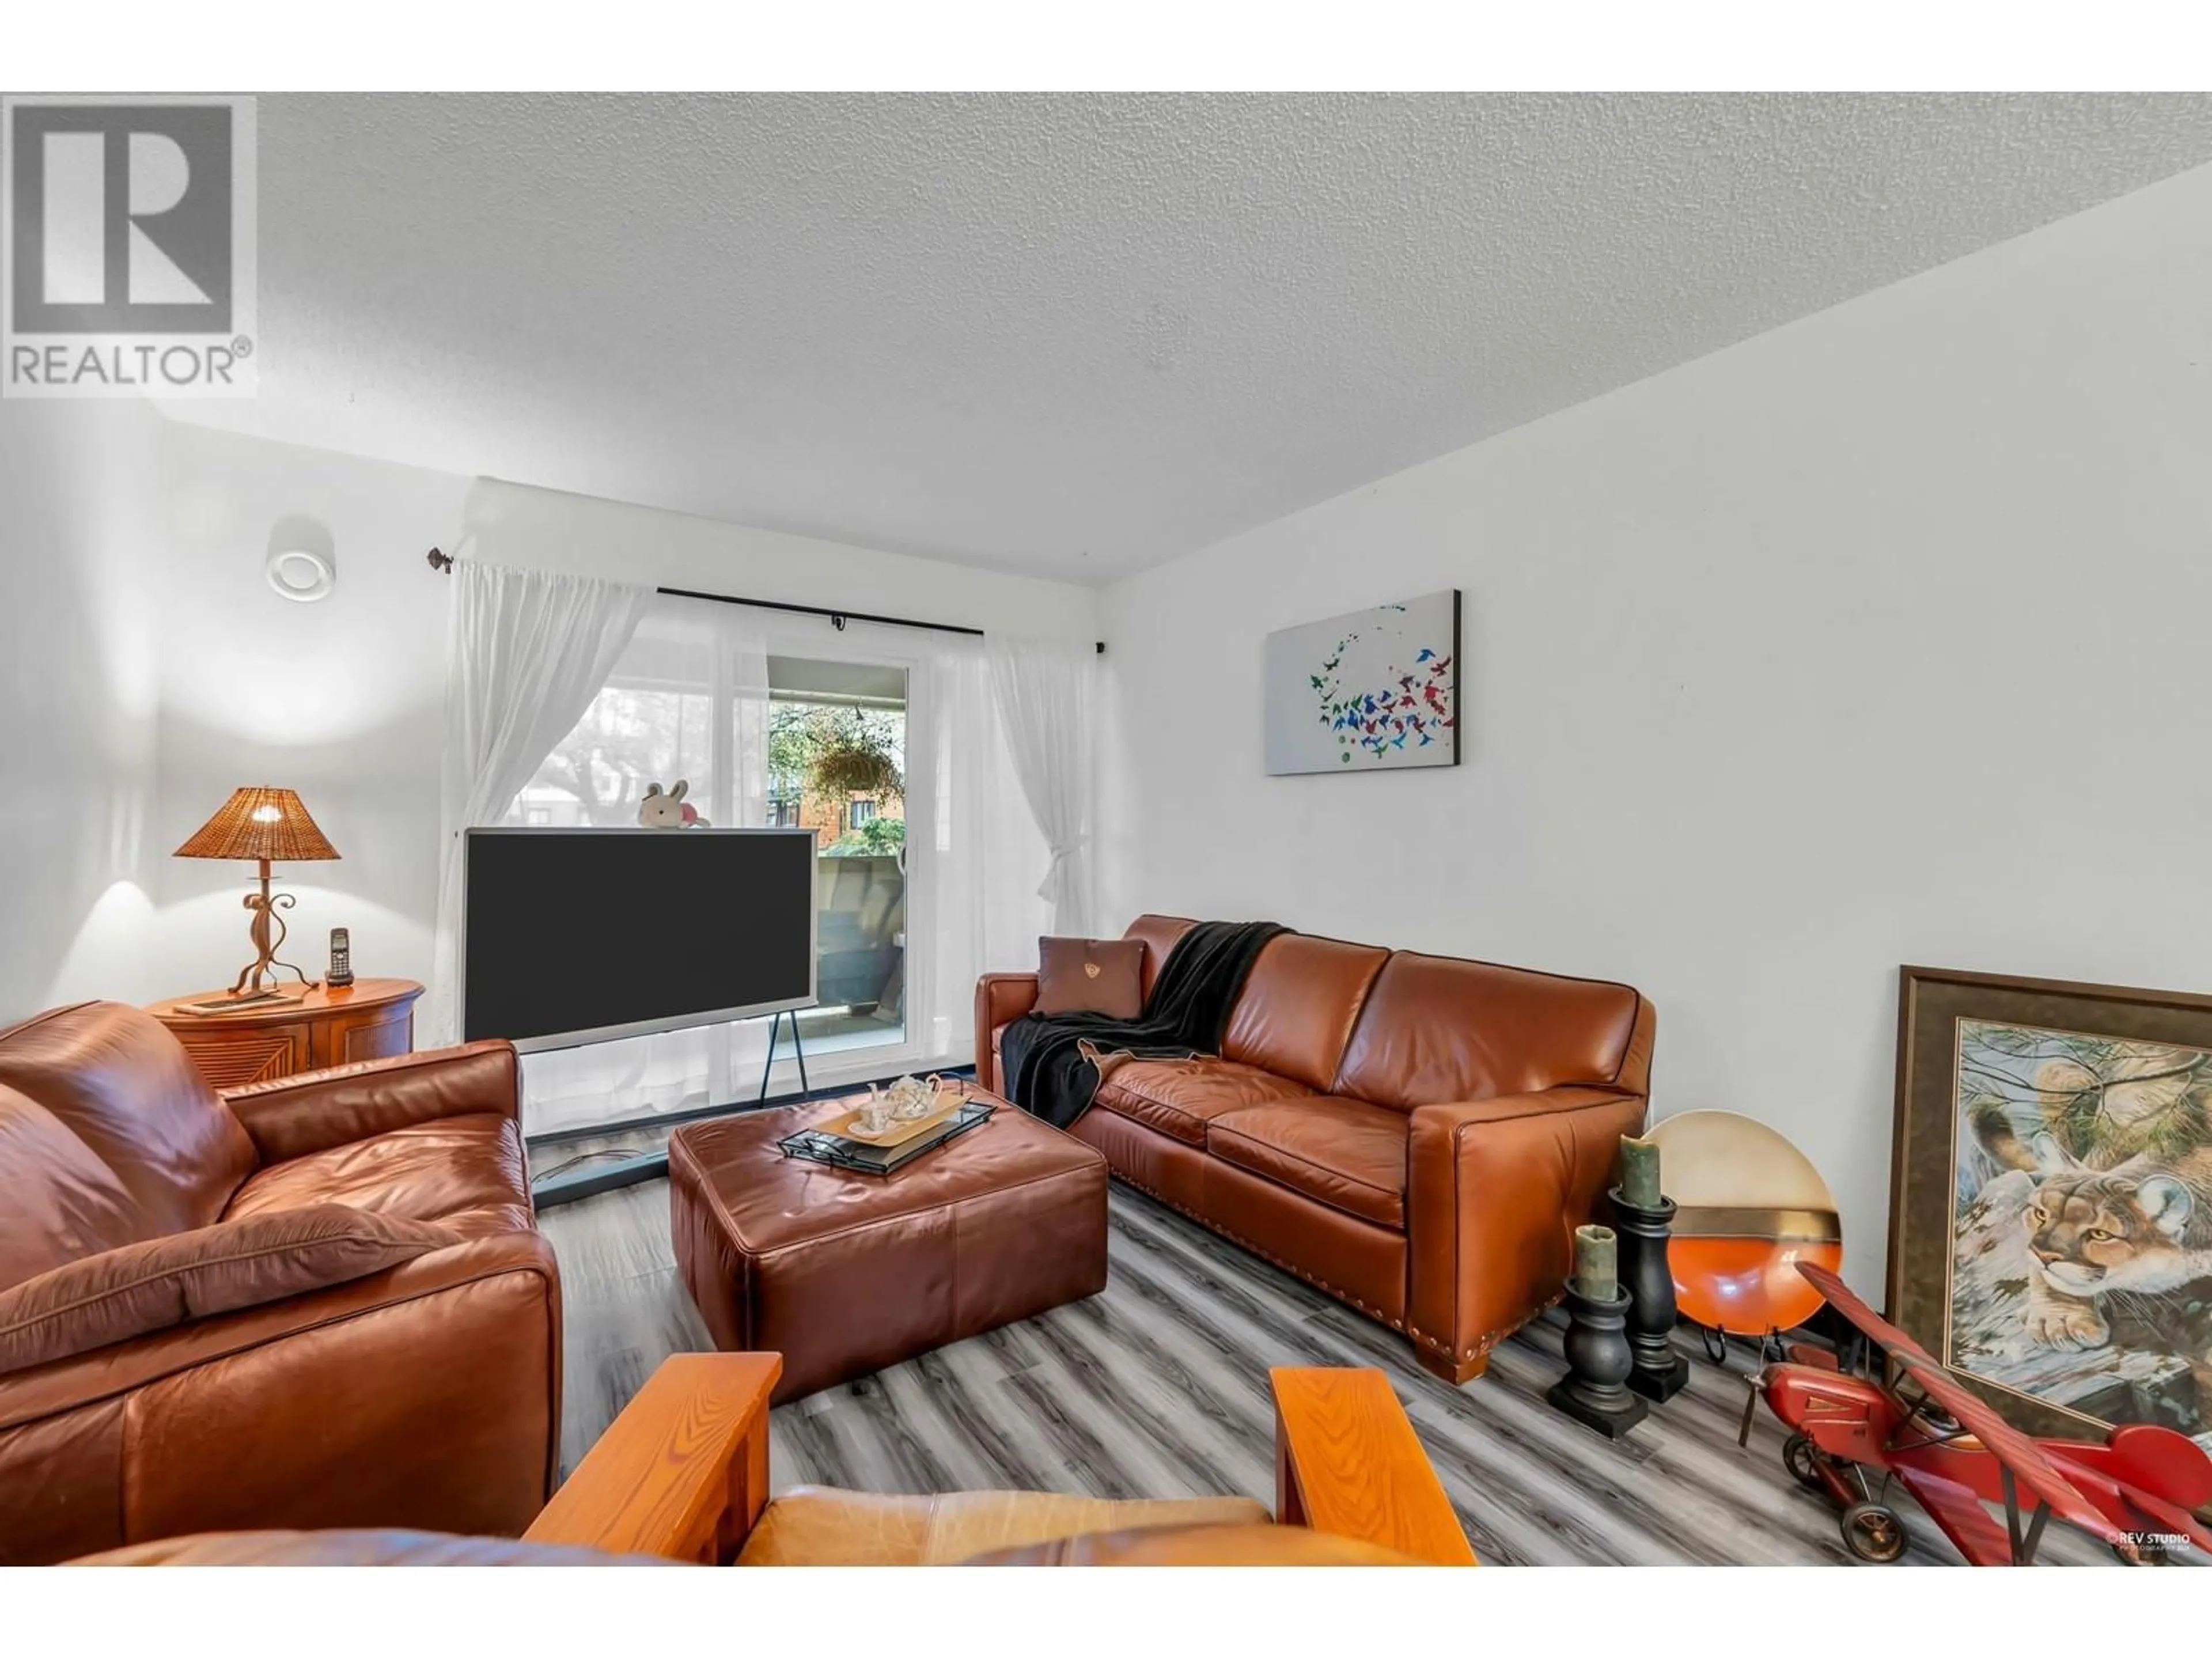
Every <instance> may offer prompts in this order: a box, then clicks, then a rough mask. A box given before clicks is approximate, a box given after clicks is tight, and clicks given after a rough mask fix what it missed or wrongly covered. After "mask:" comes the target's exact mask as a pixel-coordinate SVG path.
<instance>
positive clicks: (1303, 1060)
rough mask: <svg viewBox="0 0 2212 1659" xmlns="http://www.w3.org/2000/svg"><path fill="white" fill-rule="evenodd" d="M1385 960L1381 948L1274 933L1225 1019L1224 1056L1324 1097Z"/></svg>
mask: <svg viewBox="0 0 2212 1659" xmlns="http://www.w3.org/2000/svg"><path fill="white" fill-rule="evenodd" d="M1389 958H1390V953H1389V951H1385V950H1383V949H1382V948H1381V947H1380V946H1378V945H1346V943H1344V941H1343V940H1341V939H1315V938H1312V937H1310V936H1309V935H1307V934H1304V933H1281V934H1278V935H1277V936H1276V937H1275V938H1274V939H1270V940H1269V941H1268V942H1267V948H1266V949H1265V950H1263V951H1261V952H1260V959H1259V960H1258V961H1257V962H1255V963H1253V964H1252V972H1251V975H1250V976H1249V978H1248V979H1246V980H1245V981H1244V989H1243V993H1242V994H1240V995H1239V996H1238V997H1237V1006H1236V1008H1235V1009H1234V1010H1233V1011H1232V1012H1231V1014H1230V1016H1229V1030H1228V1032H1227V1034H1226V1035H1225V1036H1224V1037H1223V1038H1222V1042H1221V1054H1222V1058H1223V1059H1225V1060H1241V1061H1243V1063H1244V1064H1246V1065H1248V1066H1264V1067H1265V1068H1266V1069H1267V1070H1268V1071H1270V1072H1273V1073H1278V1074H1279V1075H1280V1076H1283V1077H1286V1078H1289V1079H1291V1080H1292V1081H1293V1082H1296V1083H1302V1084H1304V1085H1305V1086H1306V1087H1307V1088H1309V1089H1310V1090H1313V1091H1315V1092H1316V1093H1325V1092H1327V1091H1328V1085H1329V1084H1330V1082H1331V1081H1332V1080H1333V1079H1334V1078H1335V1076H1336V1066H1337V1062H1338V1061H1339V1060H1342V1059H1343V1058H1344V1045H1345V1043H1346V1042H1347V1041H1349V1040H1350V1038H1351V1036H1352V1027H1353V1025H1354V1024H1357V1023H1358V1019H1359V1009H1360V1006H1361V1004H1362V1003H1364V1001H1365V1000H1366V999H1367V987H1369V986H1370V985H1371V984H1373V983H1374V981H1375V975H1376V974H1377V973H1378V972H1379V971H1381V969H1382V967H1383V963H1385V962H1387V961H1389Z"/></svg>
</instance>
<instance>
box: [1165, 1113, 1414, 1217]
mask: <svg viewBox="0 0 2212 1659" xmlns="http://www.w3.org/2000/svg"><path fill="white" fill-rule="evenodd" d="M1409 1131H1410V1126H1409V1124H1408V1122H1407V1119H1406V1117H1405V1115H1403V1114H1402V1113H1400V1112H1395V1111H1392V1110H1390V1109H1389V1108H1387V1107H1382V1106H1374V1105H1370V1104H1369V1103H1367V1102H1366V1101H1364V1100H1347V1099H1345V1098H1344V1097H1340V1096H1335V1095H1315V1096H1312V1097H1308V1098H1306V1099H1303V1100H1290V1101H1274V1102H1270V1103H1267V1104H1266V1105H1261V1106H1247V1107H1244V1108H1243V1109H1241V1110H1238V1111H1233V1112H1224V1113H1223V1114H1221V1115H1219V1116H1218V1117H1217V1118H1215V1119H1214V1120H1213V1121H1212V1123H1211V1124H1210V1125H1209V1126H1207V1128H1206V1150H1207V1151H1209V1152H1212V1154H1213V1156H1214V1157H1216V1158H1219V1159H1220V1160H1221V1161H1222V1162H1223V1163H1225V1164H1235V1165H1237V1168H1239V1169H1241V1170H1250V1171H1251V1172H1252V1173H1253V1174H1255V1175H1260V1176H1267V1179H1268V1180H1270V1181H1273V1182H1279V1183H1280V1184H1282V1185H1283V1186H1285V1187H1288V1188H1290V1189H1291V1191H1292V1192H1296V1193H1302V1194H1304V1195H1305V1196H1306V1197H1308V1198H1310V1199H1312V1200H1315V1201H1316V1202H1317V1203H1321V1204H1326V1205H1328V1206H1330V1207H1331V1208H1332V1209H1337V1210H1341V1211H1343V1212H1345V1213H1346V1215H1355V1216H1358V1217H1359V1218H1360V1219H1362V1220H1363V1221H1372V1222H1375V1223H1377V1224H1378V1225H1382V1226H1385V1227H1395V1228H1396V1229H1398V1230H1399V1231H1404V1229H1405V1225H1406V1139H1407V1134H1408V1133H1409Z"/></svg>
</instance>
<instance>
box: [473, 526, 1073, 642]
mask: <svg viewBox="0 0 2212 1659" xmlns="http://www.w3.org/2000/svg"><path fill="white" fill-rule="evenodd" d="M429 561H430V568H431V569H433V570H435V571H439V572H441V573H445V572H450V571H451V570H452V569H453V555H452V554H450V553H441V552H440V551H439V550H437V549H436V548H435V547H434V548H432V549H431V550H430V554H429ZM653 592H656V593H661V594H665V595H666V596H667V597H668V598H670V599H706V600H708V601H709V602H711V603H713V604H715V605H750V606H751V607H752V608H753V609H754V610H756V611H793V612H795V613H796V614H798V615H799V616H802V617H829V622H830V625H831V626H832V627H835V628H836V629H840V630H841V631H842V629H843V628H844V626H845V624H846V623H848V622H864V623H882V624H883V625H884V626H885V627H886V628H926V629H929V630H930V632H932V633H933V634H966V635H969V636H971V637H973V638H975V639H979V640H980V639H981V638H982V637H983V630H982V629H980V628H965V627H963V626H962V625H961V624H960V623H940V622H923V621H921V619H919V618H918V617H879V616H876V615H874V614H872V612H869V611H838V610H835V609H833V608H831V607H830V606H829V605H792V604H789V603H787V601H785V600H782V599H742V598H740V597H738V595H737V594H735V593H702V592H700V591H699V590H698V589H697V588H695V587H656V588H654V589H653ZM1093 643H1094V645H1095V646H1096V647H1097V649H1098V650H1099V651H1100V652H1101V653H1103V652H1104V651H1105V649H1106V641H1103V640H1097V641H1093Z"/></svg>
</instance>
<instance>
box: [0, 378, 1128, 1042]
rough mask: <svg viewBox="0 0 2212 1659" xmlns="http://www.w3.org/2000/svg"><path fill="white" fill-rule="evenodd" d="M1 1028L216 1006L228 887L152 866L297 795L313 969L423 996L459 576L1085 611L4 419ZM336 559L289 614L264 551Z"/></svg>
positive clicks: (1072, 617)
mask: <svg viewBox="0 0 2212 1659" xmlns="http://www.w3.org/2000/svg"><path fill="white" fill-rule="evenodd" d="M0 422H4V424H0V437H4V439H5V443H4V447H0V467H4V470H3V471H0V485H4V489H0V560H4V566H0V568H4V572H5V575H6V578H7V586H6V588H5V590H4V593H5V598H6V599H7V604H6V606H5V612H4V615H0V648H5V649H6V651H7V662H6V665H5V671H6V674H7V678H6V681H5V684H6V690H7V696H6V702H5V703H4V705H0V733H4V734H5V736H6V738H7V742H6V743H5V744H4V747H0V768H4V773H0V781H4V786H5V787H4V794H0V812H4V813H5V815H6V816H5V817H4V819H0V921H4V924H5V930H6V932H7V933H8V934H9V949H8V950H7V951H0V1018H7V1017H11V1016H15V1015H20V1014H22V1013H27V1012H32V1011H34V1010H35V1009H37V1008H39V1007H41V1006H46V1004H48V1003H50V1002H52V1001H55V1000H59V999H60V998H61V997H63V996H64V995H70V996H111V997H118V998H122V999H125V1000H131V1001H143V1000H150V999H152V998H154V997H156V996H165V995H174V994H179V993H182V992H185V991H188V990H193V989H205V988H213V987H220V986H223V985H227V984H228V983H229V981H230V980H231V978H232V977H233V976H234V975H235V973H236V971H237V969H238V968H239V967H240V964H241V963H243V962H245V961H246V958H247V957H249V956H250V955H251V954H252V951H251V946H250V945H249V943H248V941H247V939H246V915H245V913H244V911H243V910H242V909H241V908H240V905H239V899H240V896H241V895H242V894H243V893H244V892H245V890H246V884H247V883H248V882H249V880H250V878H251V877H252V867H251V866H247V865H244V864H236V865H234V864H228V863H216V862H202V861H198V860H179V859H174V858H172V857H170V856H169V854H170V853H171V851H172V850H173V848H176V847H177V846H178V845H179V843H181V842H183V841H184V840H185V837H186V836H189V835H190V834H191V832H192V831H193V830H194V829H197V828H198V827H199V825H200V824H201V823H203V822H204V821H205V819H206V818H207V817H208V815H209V814H210V813H211V812H212V811H215V809H216V807H217V806H218V805H221V804H222V801H223V800H224V799H225V798H226V797H227V796H228V794H229V793H230V791H231V790H233V789H234V788H236V787H239V786H240V785H243V784H256V783H268V784H276V785H281V786H285V787H291V788H295V789H297V790H298V791H299V792H300V794H301V799H303V800H304V801H305V802H306V803H307V807H308V810H309V811H312V812H313V814H314V816H315V818H316V821H317V822H318V823H319V824H320V825H321V826H322V828H323V829H324V831H325V833H326V834H327V835H328V836H329V837H330V839H331V842H332V844H333V845H335V846H336V847H337V850H338V852H339V853H340V854H341V855H342V856H341V858H340V860H338V861H337V862H336V863H332V864H323V865H297V866H289V868H287V869H285V870H284V871H283V872H281V876H282V885H283V888H284V889H285V890H289V891H290V892H292V893H294V894H295V895H296V896H297V897H298V900H299V903H298V906H297V908H295V910H293V911H292V912H291V913H290V914H289V917H288V921H289V925H290V927H291V928H292V937H291V940H290V943H289V948H288V950H287V952H286V954H287V956H288V957H289V959H291V960H293V961H295V962H297V963H299V964H300V965H301V966H302V967H303V968H305V969H307V971H308V973H309V974H310V975H319V974H320V972H321V970H322V968H323V966H324V965H325V962H326V960H327V949H328V933H329V930H330V929H331V927H337V926H343V927H349V928H350V929H351V931H352V934H353V951H354V966H355V971H356V973H360V974H362V975H401V976H406V977H412V978H422V977H425V976H427V975H428V972H429V970H430V963H431V933H432V927H433V924H434V921H435V910H436V904H437V883H438V858H437V853H438V828H439V825H438V789H439V751H440V745H441V740H442V736H443V708H444V695H445V660H446V655H445V653H446V623H447V609H448V603H449V597H448V596H449V594H450V592H451V589H452V585H451V583H450V582H448V581H447V580H445V579H444V578H442V577H441V576H439V575H437V574H435V573H434V572H433V571H431V570H430V568H428V566H427V565H426V564H425V563H424V562H423V557H422V556H423V554H424V553H425V552H426V551H428V549H429V548H430V547H431V546H433V545H434V544H435V545H439V546H442V547H444V548H446V549H447V550H448V551H451V550H455V549H456V548H457V547H458V548H462V549H464V550H465V556H474V557H483V558H490V559H496V560H499V561H501V562H508V563H513V564H520V565H526V566H536V567H539V568H555V569H570V570H582V571H587V572H591V573H593V574H603V575H608V576H613V577H617V578H619V579H621V580H629V581H636V582H641V583H646V584H650V585H656V586H684V587H696V588H700V589H705V590H711V591H715V592H738V593H744V594H747V595H750V596H752V597H757V598H763V599H784V600H788V601H792V602H795V603H800V604H809V605H833V606H835V605H843V606H850V607H851V608H853V609H854V610H857V611H877V612H883V613H888V614H897V615H913V616H917V617H926V618H930V619H933V620H941V621H946V622H954V623H965V624H968V625H969V626H976V627H990V628H995V629H1006V630H1010V631H1018V632H1023V633H1035V634H1046V635H1066V636H1070V637H1080V638H1084V639H1089V638H1091V637H1093V636H1094V635H1095V633H1096V630H1097V593H1096V592H1094V591H1093V590H1091V589H1089V588H1083V587H1076V586H1069V585H1067V584H1065V583H1059V582H1045V581H1035V580H1026V579H1024V578H1020V577H1013V576H1006V575H1002V574H995V573H992V572H987V571H981V570H972V569H968V568H961V567H955V566H950V565H945V564H941V563H937V562H932V561H929V560H924V559H915V558H909V557H905V556H900V555H895V554H887V553H878V552H874V551H872V550H867V549H862V548H854V547H847V546H842V545H839V544H831V543H826V542H814V541H808V540H806V539H805V538H799V537H792V536H783V535H777V534H774V533H772V532H762V531H752V530H747V529H744V528H741V527H738V526H727V525H718V524H713V523H709V522H708V521H705V520H696V519H689V518H685V517H683V516H681V515H678V514H675V513H661V512H656V511H653V510H650V509H647V508H641V507H626V506H623V505H621V504H618V503H614V502H607V501H594V500H592V499H589V498H586V497H583V496H576V495H562V494H559V493H557V492H553V491H547V490H537V489H522V488H520V487H518V486H511V485H505V484H500V483H492V482H489V481H478V482H477V483H475V484H473V485H472V484H471V481H470V480H468V479H465V478H463V477H458V476H455V475H453V474H447V473H440V472H432V471H424V470H422V469H421V468H416V467H409V466H402V465H392V464H390V463H386V462H381V461H373V460H367V459H360V458H357V457H354V456H348V455H341V454H337V453H331V452H328V451H324V450H314V449H307V448H301V447H295V446H292V445H289V444H276V443H270V442H266V441H261V440H258V439H253V438H246V437H240V436H236V435H230V434H227V433H222V432H220V431H215V430H210V429H207V428H199V427H193V426H186V425H182V424H178V423H174V422H166V421H163V420H161V419H160V418H159V417H158V416H156V415H155V414H154V413H153V412H152V411H150V410H148V409H146V408H144V407H143V406H141V405H137V404H120V403H118V404H59V403H40V404H26V403H10V404H5V405H0ZM292 542H306V543H308V544H318V545H320V546H322V547H323V548H325V550H328V551H330V552H331V554H332V555H334V556H335V558H336V561H337V568H338V582H337V591H336V592H335V593H334V594H333V595H332V596H331V598H330V599H325V600H324V601H322V602H321V603H319V604H315V605H296V604H293V603H290V602H289V601H287V600H285V599H281V598H280V597H278V596H277V595H276V593H274V592H271V591H270V588H269V586H268V585H267V582H266V580H265V578H264V572H263V566H264V560H265V558H266V556H267V555H268V553H269V551H270V549H271V548H272V547H273V546H275V545H276V544H279V543H292Z"/></svg>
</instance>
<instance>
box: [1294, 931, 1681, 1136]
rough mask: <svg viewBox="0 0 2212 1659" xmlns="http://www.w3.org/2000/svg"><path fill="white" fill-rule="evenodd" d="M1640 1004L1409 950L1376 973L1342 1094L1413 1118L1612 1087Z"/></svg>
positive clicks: (1599, 988)
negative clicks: (1590, 1086) (1469, 1103)
mask: <svg viewBox="0 0 2212 1659" xmlns="http://www.w3.org/2000/svg"><path fill="white" fill-rule="evenodd" d="M1639 1006H1641V999H1640V998H1639V997H1638V995H1637V994H1636V992H1635V991H1634V990H1633V989H1632V988H1631V987H1628V986H1626V985H1613V984H1608V983H1607V982H1606V981H1602V980H1593V979H1569V978H1567V977H1565V975H1559V974H1539V973H1532V972H1530V971H1528V969H1522V968H1501V967H1498V966H1497V965H1496V964H1495V963H1486V962H1462V961H1460V960H1459V959H1457V958H1455V957H1425V956H1419V955H1417V954H1415V953H1414V952H1413V951H1400V952H1398V954H1397V955H1395V956H1394V957H1391V958H1390V961H1389V964H1388V965H1387V966H1385V967H1384V968H1383V971H1382V972H1381V973H1380V974H1379V975H1376V980H1375V988H1374V989H1373V990H1372V991H1371V992H1370V993H1369V994H1368V998H1367V1008H1366V1012H1364V1014H1362V1015H1361V1016H1360V1019H1359V1026H1358V1030H1355V1031H1354V1032H1353V1033H1352V1042H1351V1046H1350V1047H1349V1048H1346V1050H1345V1054H1344V1064H1343V1066H1342V1068H1341V1069H1340V1071H1339V1072H1338V1073H1337V1076H1336V1081H1335V1087H1334V1093H1337V1094H1340V1095H1356V1096H1358V1097H1359V1098H1360V1099H1362V1100H1371V1101H1374V1102H1375V1103H1377V1104H1378V1105H1383V1106H1395V1107H1396V1108H1397V1109H1399V1110H1401V1111H1407V1112H1410V1111H1411V1110H1413V1108H1414V1107H1416V1106H1429V1105H1437V1104H1441V1103H1449V1102H1451V1101H1459V1100H1486V1099H1488V1098H1490V1097H1492V1096H1493V1095H1520V1094H1535V1093H1537V1092H1539V1091H1542V1090H1545V1089H1553V1088H1557V1087H1558V1086H1559V1085H1561V1084H1565V1083H1610V1082H1612V1081H1613V1079H1614V1078H1615V1077H1616V1076H1618V1075H1619V1073H1620V1066H1621V1061H1622V1060H1623V1059H1624V1058H1625V1057H1626V1054H1627V1052H1628V1042H1629V1037H1630V1036H1631V1034H1632V1032H1633V1031H1634V1030H1635V1027H1636V1015H1637V1011H1638V1007H1639Z"/></svg>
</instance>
